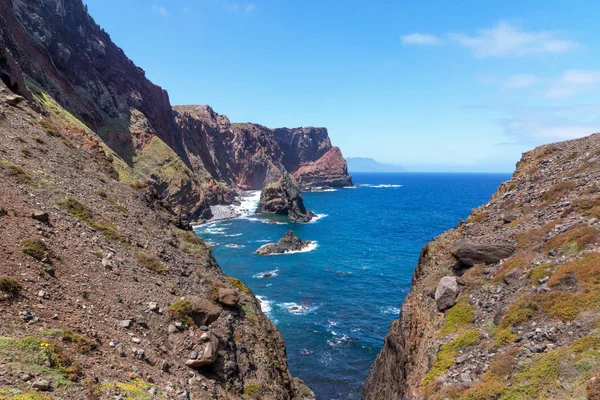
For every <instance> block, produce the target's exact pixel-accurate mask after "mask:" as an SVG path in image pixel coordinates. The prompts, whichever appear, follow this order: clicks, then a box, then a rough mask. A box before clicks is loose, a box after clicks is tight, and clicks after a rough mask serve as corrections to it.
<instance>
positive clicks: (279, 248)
mask: <svg viewBox="0 0 600 400" xmlns="http://www.w3.org/2000/svg"><path fill="white" fill-rule="evenodd" d="M310 243H311V242H310V240H301V239H300V238H298V236H296V235H295V234H294V232H293V231H287V232H286V234H285V235H283V237H282V238H281V239H279V241H278V242H277V243H267V244H265V245H263V246H260V248H259V249H258V250H256V251H255V253H256V254H259V255H261V256H266V255H269V254H283V253H289V252H292V251H300V250H302V249H304V248H306V247H307V246H309V245H310Z"/></svg>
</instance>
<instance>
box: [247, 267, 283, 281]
mask: <svg viewBox="0 0 600 400" xmlns="http://www.w3.org/2000/svg"><path fill="white" fill-rule="evenodd" d="M277 275H279V270H278V269H274V270H272V271H267V272H259V273H258V274H254V275H252V277H253V278H258V279H264V278H274V277H276V276H277Z"/></svg>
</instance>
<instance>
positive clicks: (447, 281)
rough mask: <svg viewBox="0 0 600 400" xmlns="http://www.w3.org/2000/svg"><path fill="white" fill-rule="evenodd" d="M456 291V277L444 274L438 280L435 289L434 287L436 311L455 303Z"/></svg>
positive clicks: (457, 289) (445, 308)
mask: <svg viewBox="0 0 600 400" xmlns="http://www.w3.org/2000/svg"><path fill="white" fill-rule="evenodd" d="M458 292H459V288H458V282H457V281H456V277H454V276H444V277H443V278H442V279H441V280H440V283H439V285H438V287H437V289H435V302H436V304H437V308H438V311H445V310H447V309H449V308H451V307H452V306H453V305H454V304H456V297H457V296H458Z"/></svg>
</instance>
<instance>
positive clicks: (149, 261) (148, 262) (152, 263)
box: [135, 252, 168, 274]
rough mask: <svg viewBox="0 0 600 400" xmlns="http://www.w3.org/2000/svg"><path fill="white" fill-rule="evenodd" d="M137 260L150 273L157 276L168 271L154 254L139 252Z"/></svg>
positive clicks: (136, 255) (136, 254) (136, 256)
mask: <svg viewBox="0 0 600 400" xmlns="http://www.w3.org/2000/svg"><path fill="white" fill-rule="evenodd" d="M135 258H136V259H137V260H138V263H140V265H141V266H142V267H144V268H146V269H147V270H149V271H152V272H155V273H157V274H162V273H165V272H167V271H168V269H167V267H165V266H164V265H163V263H161V262H160V261H158V258H156V256H155V255H154V254H148V253H142V252H137V253H135Z"/></svg>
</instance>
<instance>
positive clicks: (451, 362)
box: [363, 134, 600, 400]
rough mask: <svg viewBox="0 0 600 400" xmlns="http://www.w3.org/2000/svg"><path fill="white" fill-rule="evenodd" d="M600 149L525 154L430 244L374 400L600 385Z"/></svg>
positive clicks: (597, 143)
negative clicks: (593, 357) (487, 196)
mask: <svg viewBox="0 0 600 400" xmlns="http://www.w3.org/2000/svg"><path fill="white" fill-rule="evenodd" d="M599 154H600V134H595V135H592V136H589V137H586V138H583V139H577V140H572V141H568V142H562V143H556V144H552V145H546V146H541V147H539V148H537V149H535V150H533V151H530V152H528V153H526V154H524V155H523V158H522V159H521V161H520V162H519V163H518V165H517V170H516V171H515V173H514V175H513V177H512V179H511V180H509V181H507V182H505V183H503V184H502V185H501V186H500V188H499V189H498V191H497V192H496V194H494V196H493V197H492V199H491V200H490V201H489V202H487V203H486V204H484V205H482V206H481V207H478V208H476V209H474V210H473V211H472V213H471V216H469V218H468V219H467V221H466V222H465V223H461V224H460V225H459V226H458V227H456V228H455V229H452V230H450V231H448V232H445V233H443V234H442V235H440V236H438V237H437V238H435V239H434V240H433V241H432V242H430V243H428V244H427V245H426V246H425V247H424V248H423V251H422V252H421V257H420V258H419V262H418V264H417V266H416V268H415V273H414V276H413V280H412V287H411V290H410V293H409V294H408V296H407V297H406V299H405V300H404V303H403V304H402V311H401V313H400V319H399V320H396V321H394V322H393V323H392V324H391V327H390V331H389V332H388V335H387V336H386V338H385V341H384V346H383V349H382V351H381V352H380V353H379V355H378V356H377V359H376V361H375V363H374V364H373V366H372V368H371V371H370V373H369V376H368V378H367V380H366V381H365V384H364V387H363V398H364V399H411V400H419V399H433V400H436V399H440V400H441V399H446V398H455V399H517V398H518V399H537V398H557V399H558V398H561V399H567V398H586V397H587V398H591V397H593V396H595V393H598V392H597V391H598V390H599V389H600V385H599V384H598V383H597V382H598V380H597V378H596V371H597V370H596V368H598V367H600V364H598V363H597V362H593V363H592V364H593V366H592V367H591V368H590V369H586V372H581V370H580V369H579V368H580V366H581V363H583V362H587V361H584V360H587V356H586V355H584V354H586V351H588V349H592V348H594V349H595V348H596V346H598V344H596V343H600V336H599V334H598V331H597V328H596V325H595V322H594V321H596V320H597V319H598V318H600V312H599V311H598V310H599V309H600V308H599V307H600V301H599V300H598V299H600V287H599V286H598V284H597V282H598V281H597V279H598V278H597V277H598V275H596V273H595V272H594V273H592V272H591V271H596V270H597V267H598V265H600V223H599V219H600V187H599V186H598V182H600V164H598V162H597V160H598V155H599ZM507 216H510V217H509V218H507ZM457 261H458V262H459V263H460V265H461V267H460V268H459V269H458V270H453V269H452V267H454V266H456V265H457ZM453 271H455V274H459V273H460V274H462V276H461V277H460V278H458V277H457V276H456V275H455V276H449V275H448V273H449V272H453ZM454 280H456V283H458V285H457V286H455V283H454ZM596 296H597V297H596ZM591 343H593V344H591ZM583 348H585V349H586V350H582V349H583ZM593 351H595V350H593ZM574 371H578V372H574Z"/></svg>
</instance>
